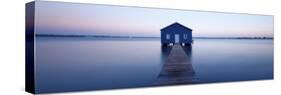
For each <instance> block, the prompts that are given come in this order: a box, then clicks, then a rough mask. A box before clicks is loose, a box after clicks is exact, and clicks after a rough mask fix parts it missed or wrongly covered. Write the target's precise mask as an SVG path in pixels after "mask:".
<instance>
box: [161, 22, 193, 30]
mask: <svg viewBox="0 0 281 95" xmlns="http://www.w3.org/2000/svg"><path fill="white" fill-rule="evenodd" d="M172 27H183V28H185V29H186V30H188V31H192V29H190V28H188V27H186V26H184V25H182V24H180V23H178V22H175V23H173V24H171V25H168V26H166V27H164V28H162V29H161V31H163V30H165V29H168V28H172Z"/></svg>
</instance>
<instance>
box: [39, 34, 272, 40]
mask: <svg viewBox="0 0 281 95" xmlns="http://www.w3.org/2000/svg"><path fill="white" fill-rule="evenodd" d="M36 36H37V37H87V38H158V39H160V37H141V36H109V35H53V34H36ZM192 38H193V39H269V40H273V39H274V38H273V37H192Z"/></svg>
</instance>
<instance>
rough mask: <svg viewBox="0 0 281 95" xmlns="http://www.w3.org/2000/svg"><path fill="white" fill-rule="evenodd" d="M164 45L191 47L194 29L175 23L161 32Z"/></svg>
mask: <svg viewBox="0 0 281 95" xmlns="http://www.w3.org/2000/svg"><path fill="white" fill-rule="evenodd" d="M160 31H161V43H162V45H174V44H180V45H183V46H184V45H190V44H191V43H192V42H193V40H192V29H190V28H188V27H186V26H183V25H181V24H180V23H178V22H175V23H173V24H171V25H169V26H166V27H164V28H162V29H161V30H160Z"/></svg>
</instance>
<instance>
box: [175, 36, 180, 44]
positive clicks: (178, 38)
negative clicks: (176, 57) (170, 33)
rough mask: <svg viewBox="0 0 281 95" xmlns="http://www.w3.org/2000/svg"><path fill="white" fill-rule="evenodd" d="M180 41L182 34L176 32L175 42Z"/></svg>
mask: <svg viewBox="0 0 281 95" xmlns="http://www.w3.org/2000/svg"><path fill="white" fill-rule="evenodd" d="M179 42H180V35H179V34H175V43H179Z"/></svg>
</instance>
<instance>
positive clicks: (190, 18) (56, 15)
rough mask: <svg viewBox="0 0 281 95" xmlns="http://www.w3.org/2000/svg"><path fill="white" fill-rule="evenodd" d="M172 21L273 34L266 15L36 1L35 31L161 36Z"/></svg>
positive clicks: (198, 30) (212, 30)
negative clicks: (162, 31) (162, 29)
mask: <svg viewBox="0 0 281 95" xmlns="http://www.w3.org/2000/svg"><path fill="white" fill-rule="evenodd" d="M174 22H178V23H180V24H182V25H184V26H186V27H189V28H191V29H192V30H193V31H192V34H193V36H194V37H273V32H274V20H273V16H269V15H249V14H234V13H218V12H203V11H187V10H172V9H157V8H140V7H124V6H110V5H96V4H77V3H62V2H49V1H36V3H35V24H36V25H35V27H36V28H35V29H36V33H37V34H57V35H110V36H149V37H160V33H161V32H160V29H161V28H164V27H166V26H168V25H170V24H172V23H174Z"/></svg>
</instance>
